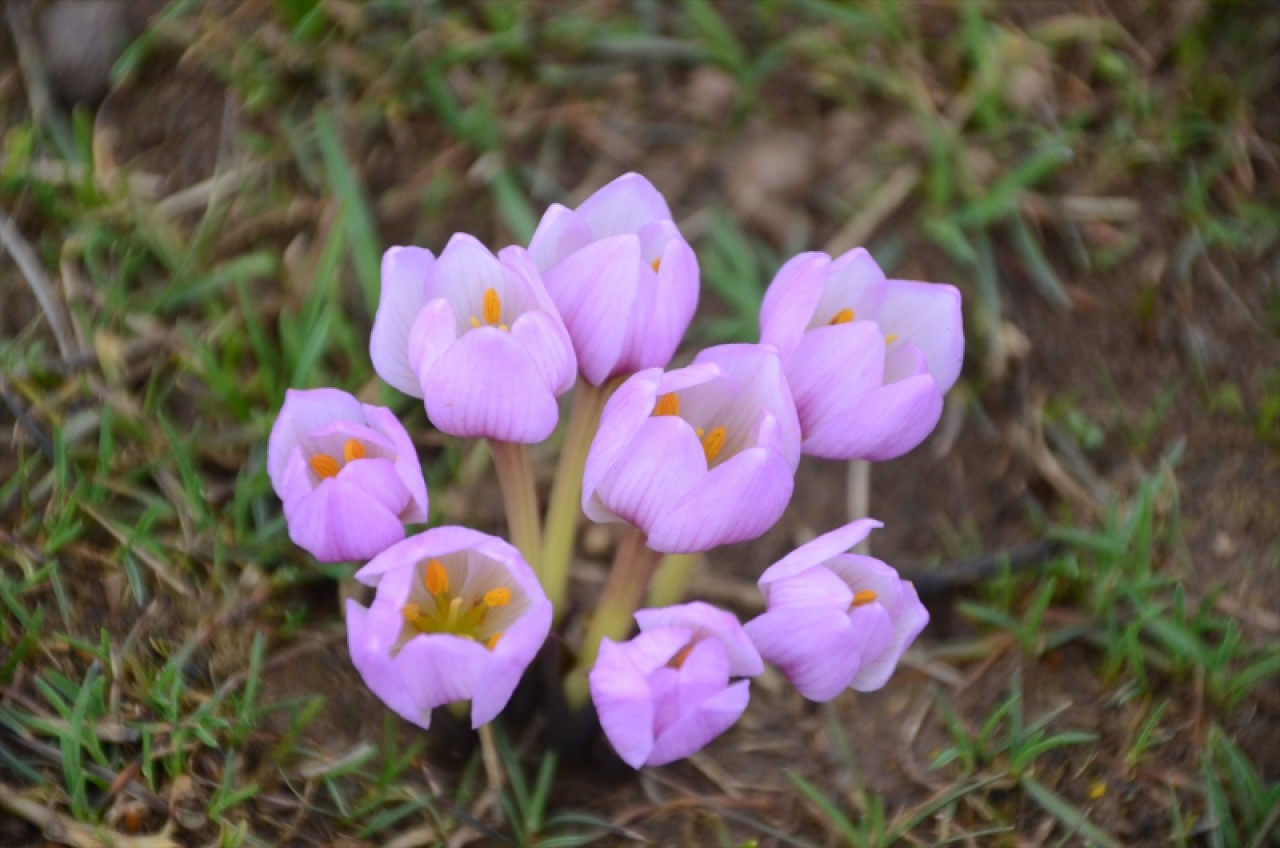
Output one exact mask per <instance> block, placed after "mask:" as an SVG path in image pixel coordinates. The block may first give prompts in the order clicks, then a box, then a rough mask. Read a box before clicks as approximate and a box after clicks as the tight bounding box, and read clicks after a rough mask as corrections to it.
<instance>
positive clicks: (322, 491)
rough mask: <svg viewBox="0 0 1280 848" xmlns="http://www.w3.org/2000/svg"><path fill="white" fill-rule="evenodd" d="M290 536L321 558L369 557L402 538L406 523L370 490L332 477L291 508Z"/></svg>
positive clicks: (331, 560)
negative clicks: (373, 495) (373, 496)
mask: <svg viewBox="0 0 1280 848" xmlns="http://www.w3.org/2000/svg"><path fill="white" fill-rule="evenodd" d="M289 538H290V539H292V540H293V543H294V544H295V545H297V546H298V547H300V548H302V549H304V550H306V551H308V552H310V554H311V555H312V556H314V557H315V558H316V559H318V560H320V561H321V562H345V561H348V560H366V559H369V558H371V557H374V556H377V555H378V554H380V553H382V552H383V551H385V550H386V549H387V548H389V547H391V546H392V545H394V544H395V543H396V542H399V541H400V540H401V539H403V538H404V525H402V524H401V523H400V518H399V516H398V515H396V514H395V513H392V512H391V511H390V510H388V509H387V508H386V507H385V506H383V505H382V504H380V503H379V502H378V501H377V500H375V499H374V498H372V497H370V496H369V494H368V493H367V492H365V491H363V490H362V489H358V488H356V487H355V486H353V485H351V484H349V483H347V482H345V481H342V480H339V479H337V478H330V479H328V480H322V481H321V482H320V485H319V486H317V487H316V489H315V490H314V491H313V492H311V494H309V495H306V496H305V497H303V498H302V499H300V500H299V501H298V502H297V505H296V506H295V507H294V508H293V509H292V510H291V511H290V514H289Z"/></svg>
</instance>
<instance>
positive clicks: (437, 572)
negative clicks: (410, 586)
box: [422, 559, 449, 595]
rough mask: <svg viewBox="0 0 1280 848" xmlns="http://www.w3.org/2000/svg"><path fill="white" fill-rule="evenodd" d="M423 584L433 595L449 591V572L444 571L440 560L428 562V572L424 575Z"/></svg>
mask: <svg viewBox="0 0 1280 848" xmlns="http://www.w3.org/2000/svg"><path fill="white" fill-rule="evenodd" d="M422 584H423V585H424V586H426V587H427V591H428V592H430V593H431V594H433V595H439V594H440V593H441V592H447V591H449V572H447V571H445V570H444V565H442V564H441V562H440V560H438V559H433V560H428V561H427V571H426V573H425V574H423V575H422Z"/></svg>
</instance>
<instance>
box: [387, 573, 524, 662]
mask: <svg viewBox="0 0 1280 848" xmlns="http://www.w3.org/2000/svg"><path fill="white" fill-rule="evenodd" d="M422 585H423V588H425V589H426V590H427V594H428V595H430V596H431V600H432V601H433V602H434V604H433V606H434V607H435V609H434V610H428V609H423V607H422V605H420V604H413V603H409V604H405V605H404V606H403V607H401V608H400V614H401V615H402V616H403V617H404V620H405V621H407V622H408V623H409V624H411V625H413V627H414V628H416V629H417V631H418V632H419V633H448V634H450V635H453V636H461V637H463V638H464V639H471V640H472V641H474V642H482V643H483V644H484V646H485V647H487V648H488V649H489V650H493V649H494V647H496V646H497V644H498V640H499V639H501V638H502V633H501V632H499V631H493V632H489V633H487V634H486V632H485V631H486V630H488V629H489V628H486V627H485V616H486V615H487V614H488V612H489V610H491V609H495V608H497V607H505V606H507V605H508V604H510V603H511V590H510V589H508V588H507V587H506V586H499V587H497V588H496V589H490V590H489V591H487V592H485V593H484V594H483V595H482V596H481V597H479V598H477V599H476V600H474V601H472V602H470V603H467V601H466V600H465V599H464V598H463V597H462V596H461V595H455V594H453V593H452V592H451V591H450V587H449V572H448V571H447V570H446V569H445V567H444V564H443V563H442V562H440V560H438V559H433V560H428V561H427V567H426V570H425V571H424V572H423V575H422Z"/></svg>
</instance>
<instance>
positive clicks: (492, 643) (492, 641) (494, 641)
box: [484, 633, 502, 651]
mask: <svg viewBox="0 0 1280 848" xmlns="http://www.w3.org/2000/svg"><path fill="white" fill-rule="evenodd" d="M500 639H502V634H501V633H495V634H493V635H492V636H490V637H489V641H487V642H485V643H484V646H485V647H486V648H488V649H489V650H491V651H492V650H493V649H494V648H496V647H498V641H499V640H500Z"/></svg>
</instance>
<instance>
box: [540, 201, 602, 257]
mask: <svg viewBox="0 0 1280 848" xmlns="http://www.w3.org/2000/svg"><path fill="white" fill-rule="evenodd" d="M590 243H591V228H590V227H588V226H587V224H586V222H585V221H583V220H582V218H581V217H580V216H579V215H578V213H576V212H574V211H573V210H572V209H569V208H567V207H564V206H561V205H560V204H559V203H553V204H551V206H550V207H548V208H547V211H546V212H544V213H542V220H541V221H539V222H538V228H537V229H536V230H534V231H533V238H532V240H530V242H529V253H530V255H531V256H532V257H533V261H534V263H535V264H536V265H537V266H538V270H539V271H546V270H547V269H548V268H550V267H552V266H553V265H555V264H556V263H557V262H559V261H560V260H562V259H564V258H565V257H567V256H569V255H570V254H571V253H573V252H574V251H575V250H580V249H582V248H584V247H586V246H587V245H588V244H590Z"/></svg>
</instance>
